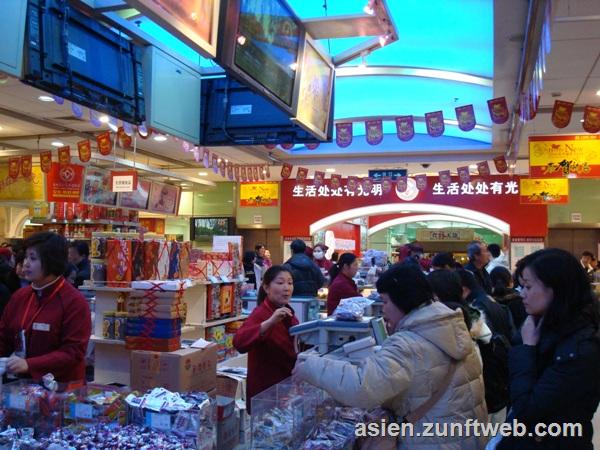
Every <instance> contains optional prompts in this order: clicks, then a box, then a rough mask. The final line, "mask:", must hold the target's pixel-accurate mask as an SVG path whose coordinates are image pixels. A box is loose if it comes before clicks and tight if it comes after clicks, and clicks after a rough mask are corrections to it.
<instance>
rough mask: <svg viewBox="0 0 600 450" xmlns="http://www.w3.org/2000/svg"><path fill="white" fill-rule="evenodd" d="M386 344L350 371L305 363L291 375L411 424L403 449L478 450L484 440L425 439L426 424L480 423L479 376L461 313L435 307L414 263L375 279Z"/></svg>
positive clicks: (323, 362) (342, 365)
mask: <svg viewBox="0 0 600 450" xmlns="http://www.w3.org/2000/svg"><path fill="white" fill-rule="evenodd" d="M377 291H378V292H379V293H380V294H381V298H382V300H383V302H384V305H383V317H384V320H385V322H386V325H387V328H388V332H389V333H390V337H389V338H388V339H387V340H386V341H385V342H384V343H383V345H382V347H381V350H379V351H378V352H377V353H375V354H374V355H372V356H369V357H367V358H365V359H364V360H363V361H361V363H360V364H358V365H355V364H353V363H351V362H349V361H344V360H339V359H330V358H322V357H318V356H308V357H306V359H305V360H304V361H303V362H299V363H298V364H297V365H296V368H295V369H294V376H295V378H296V379H297V380H298V381H307V382H309V383H311V384H313V385H315V386H317V387H320V388H322V389H325V390H326V391H327V392H328V393H329V394H330V395H331V396H332V397H333V398H334V399H335V400H337V401H339V402H342V403H343V404H345V405H349V406H353V407H358V408H367V409H369V408H375V407H380V406H382V407H384V408H387V409H389V410H391V411H392V412H394V413H395V415H396V420H397V422H398V423H402V422H409V423H412V424H413V428H412V430H414V433H411V434H410V435H407V436H403V437H402V438H401V439H402V446H401V447H398V448H403V449H421V450H434V449H435V450H441V449H445V450H459V449H467V450H478V449H482V448H483V447H484V446H485V442H486V438H485V437H476V436H473V435H468V436H463V435H462V433H461V434H460V435H455V436H452V437H450V436H446V437H442V436H441V435H440V436H437V437H434V436H429V437H427V436H426V434H427V433H423V431H424V430H425V427H426V425H425V423H436V424H442V423H443V424H448V425H449V424H455V423H456V424H464V425H466V424H467V423H469V422H472V421H475V420H477V421H479V422H484V421H485V420H486V417H487V411H486V406H485V401H484V392H483V380H482V376H481V373H482V369H481V361H480V359H479V355H478V354H477V350H476V347H475V345H474V343H473V341H472V339H471V336H470V335H469V332H468V330H467V327H466V326H465V322H464V319H463V315H462V313H460V312H459V311H452V310H451V309H449V308H448V307H447V306H445V305H444V304H442V303H440V302H434V301H432V298H433V292H432V291H431V286H430V285H429V283H428V282H427V278H426V277H425V275H424V274H423V272H422V271H421V270H420V269H419V267H418V266H417V265H416V264H396V265H394V266H392V267H391V268H390V269H389V270H387V271H386V272H384V273H383V274H382V275H381V276H380V277H379V279H378V280H377Z"/></svg>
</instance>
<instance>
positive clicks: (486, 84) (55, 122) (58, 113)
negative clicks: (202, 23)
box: [0, 0, 600, 184]
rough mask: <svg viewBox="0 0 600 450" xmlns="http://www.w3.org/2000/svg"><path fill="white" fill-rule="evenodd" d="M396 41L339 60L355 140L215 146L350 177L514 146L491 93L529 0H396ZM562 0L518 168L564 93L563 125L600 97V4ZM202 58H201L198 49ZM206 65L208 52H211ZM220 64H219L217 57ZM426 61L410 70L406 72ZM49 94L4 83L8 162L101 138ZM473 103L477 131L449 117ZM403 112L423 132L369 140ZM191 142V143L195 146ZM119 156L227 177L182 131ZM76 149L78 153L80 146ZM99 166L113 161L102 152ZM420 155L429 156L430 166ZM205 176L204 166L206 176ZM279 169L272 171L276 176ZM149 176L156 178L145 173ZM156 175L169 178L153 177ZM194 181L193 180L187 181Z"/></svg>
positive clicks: (300, 7)
mask: <svg viewBox="0 0 600 450" xmlns="http://www.w3.org/2000/svg"><path fill="white" fill-rule="evenodd" d="M289 3H290V5H291V6H292V7H293V8H294V10H295V11H296V12H297V13H298V15H299V16H300V17H301V18H302V19H307V18H315V17H322V16H324V15H335V14H350V13H352V14H357V13H360V12H361V11H362V8H363V6H364V4H365V3H366V0H328V1H327V2H325V4H326V5H327V10H324V8H323V2H321V1H316V0H308V1H307V0H290V1H289ZM387 3H388V7H389V8H390V12H391V15H392V18H393V20H394V22H395V25H396V29H397V32H398V35H399V40H398V41H396V42H394V43H392V44H390V45H388V46H385V47H383V48H381V49H378V50H376V51H374V52H373V53H371V54H370V55H368V56H366V63H367V67H366V68H361V67H358V63H359V62H361V61H360V59H358V60H353V61H350V62H348V63H346V64H345V65H344V66H343V67H342V68H340V69H338V76H337V78H336V97H335V120H336V121H353V122H354V133H355V137H354V141H353V144H352V145H351V146H350V147H348V148H345V149H340V148H339V147H338V146H337V145H336V144H335V143H325V144H321V145H320V146H319V147H318V148H317V149H316V150H313V151H310V150H307V149H305V148H304V147H303V146H296V148H294V149H292V150H290V151H285V150H282V149H280V148H277V149H274V150H267V149H266V148H265V147H263V146H254V147H250V146H245V147H219V148H211V149H210V150H211V152H212V151H214V152H215V153H216V154H218V155H219V156H220V157H223V158H225V159H227V160H228V161H232V162H233V163H235V164H272V165H279V164H280V163H281V162H282V161H288V162H290V163H292V164H294V165H295V166H298V165H301V166H303V167H308V168H309V169H310V171H311V172H312V171H313V170H325V169H326V168H335V170H336V173H341V174H342V175H344V176H349V175H362V174H366V173H367V171H368V170H369V169H374V168H407V169H408V171H409V173H411V174H414V173H423V172H430V173H431V172H437V171H439V170H444V169H448V168H451V169H452V168H455V167H458V166H462V165H468V164H471V163H476V162H478V161H482V160H484V159H489V160H491V158H492V157H493V156H495V155H497V154H500V153H502V152H503V151H504V150H505V149H506V146H507V140H508V127H507V124H505V125H502V126H498V125H492V124H491V123H490V120H489V114H488V113H487V106H486V100H487V99H490V98H493V97H497V96H506V97H507V100H508V101H509V104H514V102H515V86H516V78H517V74H518V71H519V62H520V58H521V47H522V46H523V42H522V41H523V36H524V29H525V22H526V15H527V2H526V1H524V0H503V1H492V0H461V2H460V5H458V4H457V2H448V1H444V0H430V1H427V2H423V1H422V0H402V1H398V0H388V1H387ZM553 4H554V11H553V14H554V21H553V26H552V51H551V53H550V55H549V57H548V64H547V71H546V74H545V76H544V90H543V93H542V97H541V102H540V112H539V113H538V116H537V117H536V119H535V120H533V121H531V122H529V123H527V124H526V126H525V128H524V132H523V134H522V138H521V144H520V153H519V160H518V161H517V166H516V169H515V171H516V172H517V173H526V172H527V160H526V158H527V145H526V138H527V136H528V135H530V134H544V133H556V132H557V130H556V129H554V128H553V127H552V124H551V121H550V114H551V110H552V105H553V102H554V99H555V98H560V99H562V100H567V101H572V102H575V103H576V108H579V110H577V109H576V111H577V112H576V113H575V114H574V117H573V120H572V123H571V125H570V126H569V127H567V128H565V129H564V130H561V132H566V133H574V132H582V129H581V124H580V123H579V119H580V118H581V114H582V112H581V108H582V107H583V106H584V105H586V104H595V105H598V104H600V97H599V96H597V95H596V91H598V90H600V62H599V59H600V2H598V0H560V1H555V2H553ZM360 40H361V38H345V39H331V40H330V41H323V42H322V44H323V46H324V47H325V48H327V49H328V50H329V51H330V52H331V53H332V54H335V53H337V52H339V51H340V49H342V48H343V47H344V46H348V45H351V44H354V43H356V42H360ZM200 59H201V58H200ZM203 64H206V61H203ZM210 64H212V62H210ZM415 68H416V69H427V70H417V71H414V70H413V71H412V72H410V71H407V70H408V69H411V70H412V69H415ZM43 94H44V93H43V92H41V91H39V90H37V89H35V88H32V87H29V86H26V85H24V84H22V83H20V82H19V81H18V80H15V79H8V80H7V81H6V82H5V83H3V84H0V127H1V128H0V147H1V148H3V150H0V159H6V157H8V156H10V155H12V154H24V153H34V154H35V153H37V151H38V149H48V148H52V142H54V141H56V140H59V141H60V142H62V143H63V144H65V145H70V146H71V148H72V149H76V147H77V145H76V144H77V142H78V141H80V140H82V139H84V138H89V137H93V133H95V132H98V131H99V130H100V129H108V126H107V125H105V124H102V125H101V126H100V127H98V128H96V127H94V126H93V125H92V124H91V123H90V121H89V117H87V114H88V110H87V108H84V116H83V118H82V119H77V118H76V117H74V115H73V113H72V111H71V104H70V102H69V101H65V102H64V104H62V105H59V104H57V103H55V102H47V103H46V102H41V101H40V100H38V97H39V96H40V95H43ZM471 103H472V104H473V105H474V107H475V111H476V117H477V119H478V122H479V123H480V125H481V128H480V129H478V130H474V131H471V132H469V133H465V132H462V131H460V130H458V128H457V127H456V125H455V124H453V123H452V121H451V120H452V119H453V118H454V117H453V114H454V108H455V107H456V106H461V105H463V104H471ZM440 109H441V110H443V111H444V115H445V118H446V120H447V121H448V122H447V123H446V132H445V134H444V136H442V137H440V138H431V137H429V136H428V135H427V134H426V133H425V130H424V124H423V123H422V122H421V121H420V118H421V117H422V116H423V115H424V113H426V112H430V111H435V110H440ZM402 114H413V115H415V117H416V131H417V133H418V134H417V135H416V136H415V138H414V139H413V140H411V141H409V142H407V143H404V142H401V141H399V140H398V139H397V138H396V136H395V128H394V124H393V122H392V121H391V120H388V121H385V122H384V132H385V133H386V136H385V137H384V140H383V142H382V143H381V144H380V145H378V146H370V145H368V144H367V143H366V142H365V139H364V125H363V121H364V120H365V119H366V118H370V117H383V118H384V119H386V118H388V119H391V118H393V117H394V116H397V115H402ZM192 150H193V149H192ZM116 153H117V156H118V157H120V158H124V159H128V160H133V159H135V161H136V163H137V164H139V163H141V164H145V165H148V166H152V167H155V168H159V169H163V170H168V171H170V172H172V173H176V174H180V175H181V176H182V177H188V178H190V179H191V181H192V182H194V183H197V184H201V183H206V182H210V181H212V182H214V181H223V178H221V177H220V176H219V175H216V174H214V173H212V171H210V170H206V169H204V167H203V166H202V163H201V162H200V163H198V162H196V160H195V156H194V152H193V151H185V150H184V143H183V142H182V141H180V140H177V139H175V138H173V137H169V138H168V139H167V141H165V142H157V141H155V140H154V139H153V138H152V137H151V138H149V139H145V140H143V139H136V154H135V156H134V154H133V152H131V151H127V152H125V151H123V150H117V152H116ZM73 154H74V155H75V151H74V152H73ZM96 163H97V164H99V165H113V163H112V162H107V161H96ZM423 164H428V165H429V166H428V167H424V165H423ZM200 172H202V173H206V175H199V173H200ZM278 173H279V170H278V169H276V168H274V169H272V170H271V175H272V178H273V179H278ZM148 175H151V174H150V173H148ZM154 176H157V177H158V176H162V175H160V174H154ZM183 181H185V182H187V180H183Z"/></svg>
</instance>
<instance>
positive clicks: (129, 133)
mask: <svg viewBox="0 0 600 450" xmlns="http://www.w3.org/2000/svg"><path fill="white" fill-rule="evenodd" d="M123 130H125V134H126V135H127V136H129V137H133V126H132V125H131V124H130V123H129V122H123Z"/></svg>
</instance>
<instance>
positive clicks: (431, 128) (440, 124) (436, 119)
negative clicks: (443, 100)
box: [425, 111, 444, 137]
mask: <svg viewBox="0 0 600 450" xmlns="http://www.w3.org/2000/svg"><path fill="white" fill-rule="evenodd" d="M425 124H426V125H427V133H429V136H431V137H440V136H441V135H442V134H444V113H443V112H442V111H435V112H430V113H426V114H425Z"/></svg>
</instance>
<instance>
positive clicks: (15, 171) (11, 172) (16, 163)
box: [8, 156, 21, 179]
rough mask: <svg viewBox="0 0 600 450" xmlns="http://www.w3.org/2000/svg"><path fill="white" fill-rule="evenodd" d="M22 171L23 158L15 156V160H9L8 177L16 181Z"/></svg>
mask: <svg viewBox="0 0 600 450" xmlns="http://www.w3.org/2000/svg"><path fill="white" fill-rule="evenodd" d="M20 171H21V158H20V157H19V156H15V157H13V158H9V159H8V176H9V177H11V178H14V179H17V178H18V177H19V172H20Z"/></svg>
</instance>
